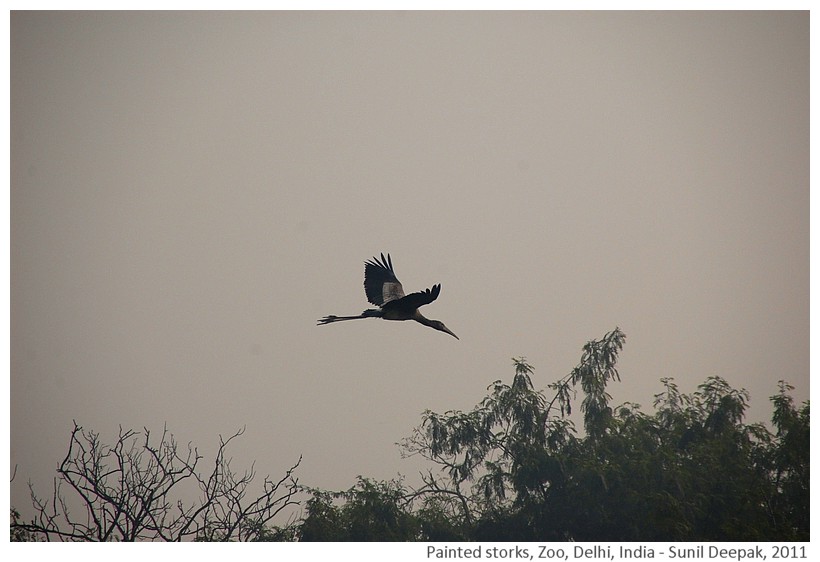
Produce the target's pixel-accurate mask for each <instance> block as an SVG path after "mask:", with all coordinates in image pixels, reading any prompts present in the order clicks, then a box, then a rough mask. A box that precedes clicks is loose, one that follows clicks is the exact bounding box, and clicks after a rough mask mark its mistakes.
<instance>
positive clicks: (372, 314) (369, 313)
mask: <svg viewBox="0 0 820 562" xmlns="http://www.w3.org/2000/svg"><path fill="white" fill-rule="evenodd" d="M381 317H382V311H381V310H376V309H375V308H370V309H368V310H365V311H364V312H362V313H361V314H359V315H358V316H335V315H333V314H331V315H330V316H325V317H324V318H322V319H320V320H319V322H318V324H317V326H321V325H324V324H330V323H331V322H340V321H342V320H358V319H359V318H381Z"/></svg>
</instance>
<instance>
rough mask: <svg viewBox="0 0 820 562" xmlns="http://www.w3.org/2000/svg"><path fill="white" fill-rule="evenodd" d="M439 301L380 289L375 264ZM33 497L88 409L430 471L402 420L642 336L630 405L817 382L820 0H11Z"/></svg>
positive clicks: (16, 204)
mask: <svg viewBox="0 0 820 562" xmlns="http://www.w3.org/2000/svg"><path fill="white" fill-rule="evenodd" d="M379 252H390V253H391V255H392V257H393V263H394V266H395V269H396V273H397V274H398V277H399V279H400V280H401V281H402V282H403V284H404V286H405V289H406V290H420V289H424V288H427V287H430V286H432V285H433V284H434V283H441V285H442V291H441V296H440V297H439V299H438V300H437V301H436V302H434V303H433V304H431V305H429V306H428V307H426V308H425V309H424V313H425V315H426V316H428V317H430V318H435V319H439V320H442V321H444V322H445V323H446V324H447V326H448V327H449V328H450V329H452V330H453V331H454V332H455V333H456V334H458V336H459V337H460V338H461V339H460V341H459V340H455V339H454V338H452V337H449V336H447V335H446V334H442V333H440V332H436V331H434V330H431V329H429V328H425V327H423V326H420V325H418V324H415V323H399V322H384V321H381V320H362V321H357V322H348V323H342V324H334V325H329V326H321V327H319V326H316V320H317V319H318V318H320V317H321V316H324V315H326V314H357V313H359V312H361V311H362V310H364V309H365V308H367V307H368V304H367V302H366V300H365V296H364V291H363V289H362V274H363V261H364V260H365V259H368V258H370V257H371V256H373V255H377V254H378V253H379ZM11 314H12V316H11V394H10V400H11V464H12V466H15V465H16V466H17V467H18V468H17V470H18V479H17V480H16V481H15V482H14V483H13V485H12V502H13V503H14V504H15V505H17V506H18V507H21V508H25V507H27V504H28V501H27V490H26V487H25V481H26V479H27V478H29V477H30V478H32V479H33V480H34V482H35V484H36V485H38V487H39V489H40V490H41V491H42V492H43V493H46V492H48V491H49V490H48V483H49V478H50V477H51V475H52V473H53V469H54V467H56V465H57V463H58V462H59V460H60V459H61V455H62V454H63V453H64V451H65V447H66V444H67V439H68V435H69V430H70V428H71V420H72V419H76V420H77V421H78V423H80V424H81V425H83V426H85V427H88V428H91V429H95V430H98V431H100V432H101V433H102V434H103V436H104V437H109V438H110V437H112V436H114V435H115V433H116V430H117V426H118V425H120V424H121V425H123V426H125V427H134V428H142V427H143V426H146V427H148V428H149V429H153V430H159V429H161V428H162V425H163V424H164V423H166V422H167V425H168V428H169V429H170V430H171V431H172V432H173V433H175V435H176V436H177V437H178V439H179V440H180V441H182V442H187V441H189V440H190V441H193V442H194V443H196V444H197V445H199V446H200V447H201V449H202V450H204V451H206V452H208V451H211V450H213V448H214V446H215V444H216V440H217V435H218V434H220V433H222V434H223V435H227V434H230V433H232V432H233V431H235V430H236V429H238V428H240V427H242V426H246V427H247V432H246V434H245V436H244V437H243V438H242V439H241V441H240V442H238V443H237V445H236V447H234V449H233V452H234V457H235V461H234V463H235V467H236V468H237V469H238V468H240V467H244V466H246V465H249V464H250V462H251V461H252V460H254V459H255V460H256V461H257V464H256V466H257V470H258V471H260V472H262V473H271V474H272V475H278V474H281V473H282V472H283V471H284V470H285V469H286V468H287V467H289V466H290V465H291V464H292V463H293V462H294V461H295V460H296V459H297V458H298V456H299V455H300V454H303V455H304V460H303V464H302V467H301V469H300V471H299V475H300V477H301V480H302V482H303V483H306V484H309V485H313V486H319V487H325V488H347V487H349V486H350V485H352V484H353V483H354V482H355V477H356V475H357V474H362V475H365V476H372V477H376V478H390V477H392V476H394V475H395V474H396V473H398V472H401V473H403V474H406V475H408V477H410V478H411V479H412V478H413V477H414V475H415V473H416V470H417V468H418V466H421V465H420V464H419V463H418V461H415V460H402V459H400V455H399V450H398V448H397V447H396V446H395V445H394V443H395V442H397V441H399V440H400V439H401V438H403V437H405V436H407V435H409V434H410V432H411V429H412V428H413V427H414V426H415V425H417V424H418V422H419V421H420V414H421V413H422V412H423V410H425V409H426V408H430V409H433V410H437V411H442V410H447V409H466V408H470V407H471V406H472V405H474V404H475V403H476V402H477V401H479V400H480V399H481V398H482V397H483V396H484V394H485V388H486V386H487V385H488V384H490V383H491V382H492V381H493V380H495V379H498V378H504V379H509V378H510V377H511V375H512V372H513V368H512V364H511V360H510V358H511V357H513V356H516V357H517V356H522V355H523V356H526V357H527V358H528V360H529V361H530V363H532V364H533V366H534V367H535V383H536V385H537V386H538V387H539V388H543V387H545V386H546V385H547V383H549V382H552V381H554V380H555V379H557V378H559V377H561V376H563V375H565V374H566V373H568V372H569V371H570V370H571V369H572V368H573V367H574V366H575V365H576V364H577V362H578V359H579V357H580V351H581V346H582V345H583V344H584V343H585V342H586V341H587V340H590V339H593V338H598V337H600V336H602V335H603V334H604V333H606V332H607V331H609V330H611V329H613V328H615V327H616V326H619V327H620V328H621V329H622V330H623V331H624V332H625V333H626V334H627V344H626V347H625V349H624V351H623V353H622V356H621V363H620V371H621V376H622V382H621V383H620V384H615V385H614V386H613V387H611V389H610V390H611V394H612V395H613V397H614V398H613V400H614V402H616V403H619V402H622V401H625V400H629V401H634V402H638V403H640V404H642V405H643V407H644V409H645V410H646V411H651V408H652V397H653V395H654V394H655V393H657V392H660V391H661V389H662V388H661V385H660V383H659V379H660V378H661V377H674V378H675V379H676V380H677V382H678V384H679V385H680V387H681V389H682V390H683V391H686V392H691V391H693V390H695V388H696V385H697V384H699V383H700V382H702V381H703V380H704V379H705V378H706V377H707V376H709V375H720V376H722V377H724V378H726V379H727V380H728V381H729V382H730V383H731V384H732V385H733V386H736V387H744V388H747V389H748V390H749V391H750V392H751V395H752V409H751V412H750V415H751V417H752V418H753V419H759V420H764V419H768V416H769V414H770V406H769V402H768V397H769V396H770V395H772V394H774V393H775V392H776V389H777V386H776V383H777V380H778V379H786V380H788V381H790V382H791V383H792V384H794V385H795V386H796V390H795V393H794V395H795V397H796V398H797V399H798V400H799V401H802V400H805V399H807V398H808V396H809V16H808V12H791V13H783V12H781V13H772V12H733V13H727V12H706V13H698V12H664V13H652V12H644V13H632V12H618V13H614V12H613V13H600V12H583V13H582V12H578V13H573V12H561V13H557V12H509V13H506V12H496V13H470V12H458V13H449V12H435V13H433V12H425V13H416V12H390V13H373V12H350V13H338V12H311V13H307V12H304V13H299V12H269V13H253V12H243V13H150V12H149V13H128V12H124V13H95V12H84V13H48V12H43V13H20V12H17V13H13V14H12V16H11Z"/></svg>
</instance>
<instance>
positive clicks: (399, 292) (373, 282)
mask: <svg viewBox="0 0 820 562" xmlns="http://www.w3.org/2000/svg"><path fill="white" fill-rule="evenodd" d="M364 292H365V294H366V295H367V300H368V302H370V303H371V304H375V305H376V306H384V305H385V304H387V303H388V302H390V301H394V300H398V299H400V298H403V297H404V289H403V288H402V286H401V282H400V281H399V280H398V279H396V274H395V273H394V272H393V262H392V261H391V260H390V254H387V258H385V257H384V254H382V255H381V261H379V258H376V257H374V258H373V259H372V260H368V261H366V262H364ZM414 294H416V293H414ZM436 295H438V293H436ZM433 298H435V297H433ZM428 302H432V300H431V301H428Z"/></svg>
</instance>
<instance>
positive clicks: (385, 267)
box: [319, 254, 458, 339]
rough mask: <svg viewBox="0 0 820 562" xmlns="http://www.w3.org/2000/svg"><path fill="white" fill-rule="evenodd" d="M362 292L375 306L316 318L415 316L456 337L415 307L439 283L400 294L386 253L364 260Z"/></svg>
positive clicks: (435, 294)
mask: <svg viewBox="0 0 820 562" xmlns="http://www.w3.org/2000/svg"><path fill="white" fill-rule="evenodd" d="M364 292H365V294H366V295H367V300H368V302H370V303H371V304H375V305H376V306H378V307H379V308H370V309H368V310H365V311H364V312H362V313H361V314H359V315H358V316H325V317H324V318H322V319H321V320H319V325H323V324H330V323H331V322H339V321H341V320H356V319H358V318H383V319H384V320H415V321H416V322H418V323H420V324H424V325H425V326H430V327H431V328H435V329H436V330H439V331H441V332H446V333H448V334H450V335H451V336H453V337H454V338H456V339H458V336H457V335H455V334H454V333H453V332H451V331H450V330H448V329H447V326H445V325H444V324H443V323H442V322H439V321H438V320H430V319H428V318H425V317H424V316H422V314H421V312H419V307H421V306H424V305H425V304H430V303H431V302H433V301H434V300H436V299H437V298H438V295H439V293H440V292H441V285H433V287H432V288H431V289H426V290H424V291H419V292H417V293H410V294H409V295H405V294H404V289H403V288H402V286H401V282H400V281H399V280H398V279H397V278H396V273H395V272H394V271H393V262H392V260H391V259H390V254H387V257H386V258H385V257H384V254H381V261H380V260H379V258H376V257H374V258H373V259H372V260H368V261H366V262H364Z"/></svg>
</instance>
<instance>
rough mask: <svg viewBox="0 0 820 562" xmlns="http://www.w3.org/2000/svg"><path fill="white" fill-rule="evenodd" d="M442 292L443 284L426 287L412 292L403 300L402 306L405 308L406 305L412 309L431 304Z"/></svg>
mask: <svg viewBox="0 0 820 562" xmlns="http://www.w3.org/2000/svg"><path fill="white" fill-rule="evenodd" d="M440 292H441V285H433V287H432V288H431V289H426V290H424V291H419V292H417V293H410V294H409V295H407V296H406V297H404V298H403V299H402V300H401V306H402V308H405V305H406V308H407V310H411V311H412V310H414V309H416V308H418V307H420V306H424V305H425V304H430V303H431V302H433V301H434V300H436V299H437V298H438V294H439V293H440Z"/></svg>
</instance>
